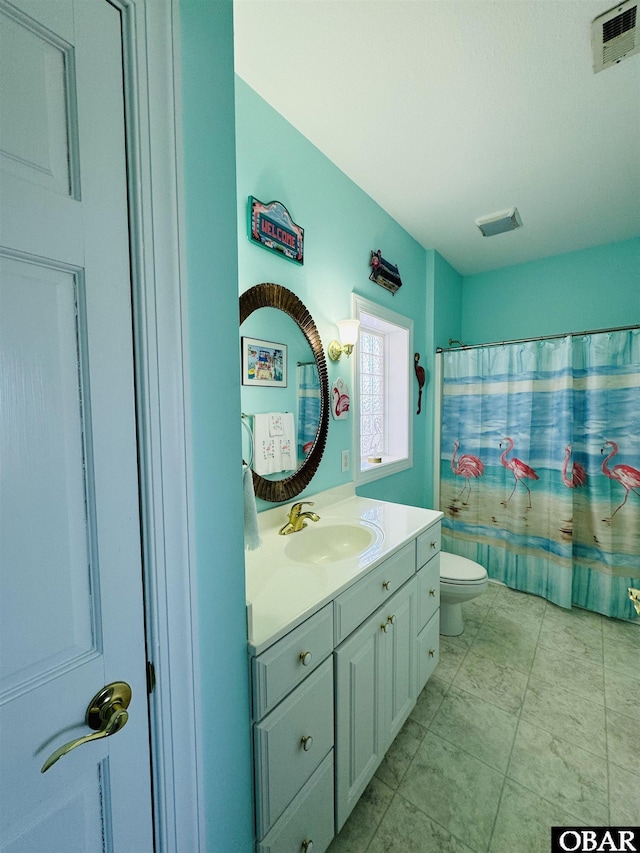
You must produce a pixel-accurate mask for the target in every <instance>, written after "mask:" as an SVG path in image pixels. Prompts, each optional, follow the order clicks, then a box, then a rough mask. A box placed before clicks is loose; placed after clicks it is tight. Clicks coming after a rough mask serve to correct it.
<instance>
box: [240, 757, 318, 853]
mask: <svg viewBox="0 0 640 853" xmlns="http://www.w3.org/2000/svg"><path fill="white" fill-rule="evenodd" d="M333 834H334V821H333V750H331V752H330V753H329V754H328V755H327V757H326V758H325V759H324V760H323V762H322V764H321V765H320V767H318V769H317V770H316V771H315V773H314V774H313V776H312V777H311V779H309V781H308V782H307V783H306V784H305V786H304V788H303V789H302V790H301V791H300V793H299V794H297V795H296V797H295V799H294V800H293V802H292V803H291V804H290V805H289V806H288V807H287V808H286V809H285V811H284V814H283V815H282V817H281V818H280V819H279V820H278V822H277V823H276V825H275V826H274V827H272V829H270V830H269V832H268V833H267V835H266V836H265V837H264V839H263V840H262V841H260V842H259V843H258V845H257V851H258V853H300V851H302V850H304V847H303V844H304V842H305V841H306V842H311V843H312V844H313V847H311V846H309V844H307V848H308V850H309V851H310V853H311V850H313V853H316V851H317V853H322V851H324V850H326V849H327V847H328V846H329V844H330V843H331V840H332V838H333Z"/></svg>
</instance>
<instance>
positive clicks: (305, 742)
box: [300, 735, 313, 752]
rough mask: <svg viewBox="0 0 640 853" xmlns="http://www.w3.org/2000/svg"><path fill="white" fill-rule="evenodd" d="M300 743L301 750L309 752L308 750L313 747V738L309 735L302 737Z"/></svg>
mask: <svg viewBox="0 0 640 853" xmlns="http://www.w3.org/2000/svg"><path fill="white" fill-rule="evenodd" d="M300 743H301V744H302V748H303V749H304V751H305V752H309V750H310V749H311V747H312V746H313V738H312V737H311V735H303V737H302V738H300Z"/></svg>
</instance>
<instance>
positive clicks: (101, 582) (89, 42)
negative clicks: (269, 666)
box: [0, 0, 153, 853]
mask: <svg viewBox="0 0 640 853" xmlns="http://www.w3.org/2000/svg"><path fill="white" fill-rule="evenodd" d="M18 7H19V8H18ZM0 36H1V38H2V43H1V44H0V57H1V58H2V59H1V61H2V69H1V70H2V77H1V79H2V92H1V94H0V111H1V113H0V119H1V120H0V127H1V128H2V130H1V131H0V149H1V151H0V182H1V191H2V205H0V464H1V465H2V476H1V477H0V585H1V588H2V596H1V597H0V751H1V753H2V761H1V762H0V800H1V801H2V803H3V808H2V809H1V810H0V848H1V849H2V851H3V853H4V851H11V853H19V851H20V853H27V852H28V853H40V851H42V853H50V851H52V850H64V851H65V853H67V851H75V850H77V851H81V853H97V851H107V850H115V851H124V853H129V851H134V850H135V851H136V853H143V851H151V850H152V849H153V843H152V819H151V797H150V759H149V730H148V729H149V726H148V711H147V696H146V677H145V645H144V620H143V601H142V570H141V557H140V554H141V548H140V530H139V502H138V491H137V487H138V486H137V484H138V472H137V447H136V424H135V399H134V384H133V349H132V338H131V334H132V333H131V329H132V322H131V284H130V272H129V245H128V218H127V184H126V159H125V137H124V119H123V116H124V104H123V94H122V93H123V81H122V49H121V28H120V15H119V12H118V11H117V10H116V9H115V8H114V7H112V6H111V5H110V4H109V3H107V2H106V0H79V2H73V0H40V2H39V0H19V2H11V3H9V2H7V0H0ZM116 680H122V681H126V682H127V683H128V684H130V685H131V688H132V693H133V698H132V701H131V705H130V706H129V709H128V713H129V719H128V721H127V723H126V725H125V726H124V727H123V728H122V729H121V730H120V731H118V732H117V733H115V734H113V735H112V736H110V737H107V738H102V739H100V740H96V741H93V742H91V743H86V744H84V745H82V746H80V747H79V748H78V749H74V750H73V751H71V752H69V753H68V754H67V755H64V756H63V757H62V758H60V760H59V761H57V762H56V763H55V764H54V765H53V766H52V767H51V768H50V769H48V770H47V771H46V773H41V767H42V765H43V763H44V761H45V759H47V758H48V756H49V755H51V754H52V753H53V752H54V751H55V750H56V749H57V748H58V747H60V746H61V745H63V744H65V743H66V742H68V741H71V740H73V739H75V738H79V737H82V736H84V735H86V734H89V733H90V732H91V729H89V727H88V725H87V723H86V722H85V713H86V710H87V705H88V703H89V701H90V700H91V698H92V697H93V696H94V694H96V693H97V692H98V691H99V690H100V689H101V688H102V687H103V686H104V685H106V684H108V683H110V682H113V681H116Z"/></svg>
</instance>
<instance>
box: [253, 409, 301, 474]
mask: <svg viewBox="0 0 640 853" xmlns="http://www.w3.org/2000/svg"><path fill="white" fill-rule="evenodd" d="M274 415H277V419H279V421H280V422H281V424H282V435H279V436H272V435H271V433H270V429H271V423H272V418H273V416H274ZM253 442H254V453H253V470H254V471H255V472H256V474H260V475H261V476H264V475H265V474H277V473H279V472H280V471H295V469H296V468H297V455H296V445H295V424H294V420H293V413H292V412H282V413H278V412H262V413H259V414H256V415H254V417H253Z"/></svg>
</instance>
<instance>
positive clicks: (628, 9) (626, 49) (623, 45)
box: [591, 0, 640, 73]
mask: <svg viewBox="0 0 640 853" xmlns="http://www.w3.org/2000/svg"><path fill="white" fill-rule="evenodd" d="M637 17H638V2H637V0H627V2H625V3H620V4H619V5H618V6H616V7H615V8H613V9H610V10H609V11H608V12H605V13H604V15H600V16H599V17H598V18H596V19H595V20H594V21H593V23H592V24H591V44H592V46H593V70H594V71H595V72H596V73H597V72H598V71H604V69H605V68H609V67H610V66H611V65H616V63H618V62H620V61H621V60H622V59H626V58H627V57H629V56H633V54H634V53H640V31H639V30H638V27H637Z"/></svg>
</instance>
